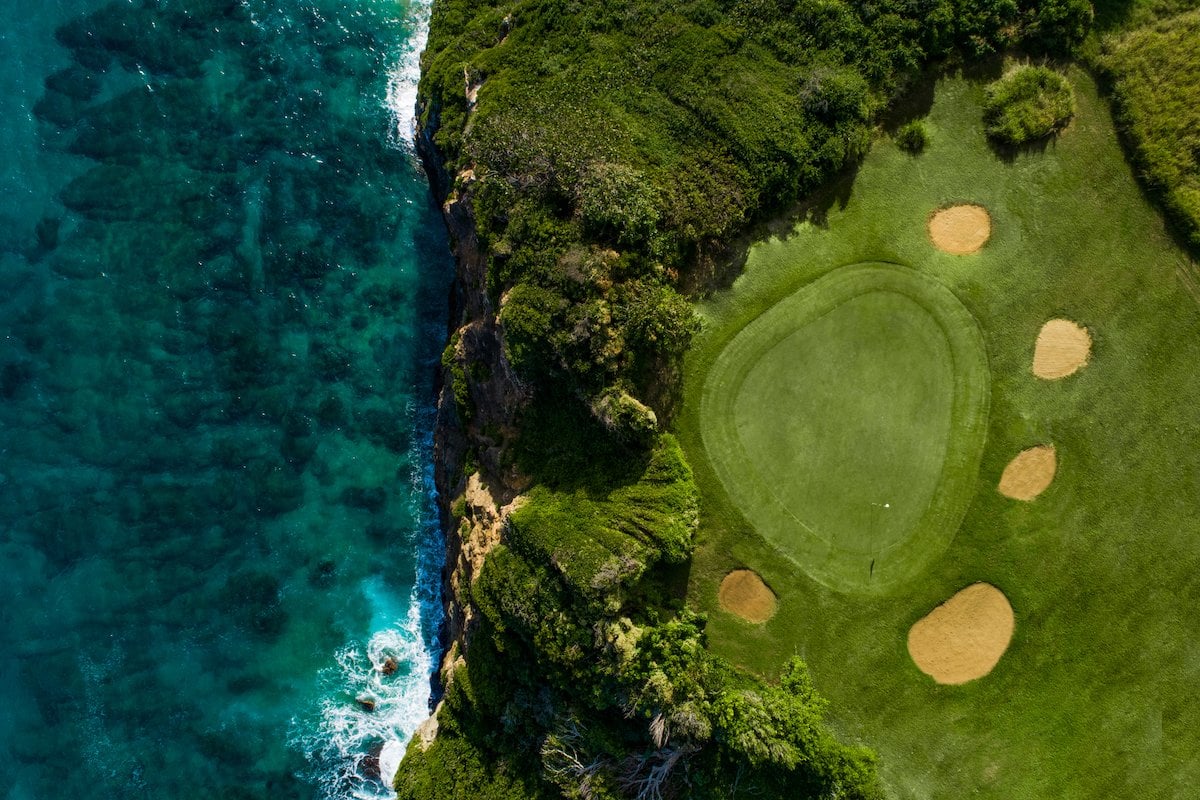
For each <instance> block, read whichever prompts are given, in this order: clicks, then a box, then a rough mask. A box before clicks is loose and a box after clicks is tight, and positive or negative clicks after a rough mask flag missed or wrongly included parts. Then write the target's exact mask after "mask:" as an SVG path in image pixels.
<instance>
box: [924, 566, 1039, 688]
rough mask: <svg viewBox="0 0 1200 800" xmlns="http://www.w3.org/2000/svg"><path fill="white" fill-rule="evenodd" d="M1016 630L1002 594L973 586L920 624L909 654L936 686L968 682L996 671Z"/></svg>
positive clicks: (985, 586) (984, 586)
mask: <svg viewBox="0 0 1200 800" xmlns="http://www.w3.org/2000/svg"><path fill="white" fill-rule="evenodd" d="M1014 627H1015V621H1014V619H1013V610H1012V606H1010V605H1009V604H1008V598H1007V597H1005V596H1004V593H1003V592H1001V591H1000V590H999V589H997V588H996V587H995V586H992V585H991V584H990V583H973V584H971V585H970V586H968V587H967V588H965V589H963V590H962V591H960V592H958V593H957V594H955V595H954V596H953V597H951V598H950V599H949V600H947V601H946V602H944V603H942V604H941V605H940V606H938V607H937V608H935V609H934V610H933V611H930V612H929V613H928V614H927V615H926V616H924V617H922V618H921V619H919V620H917V623H916V624H915V625H913V626H912V629H911V630H910V631H909V632H908V653H909V655H911V656H912V660H913V662H914V663H916V665H917V666H918V667H919V668H920V669H921V671H922V672H924V673H925V674H926V675H928V676H929V677H931V678H933V679H934V680H935V681H937V682H938V683H947V684H960V683H966V682H967V681H973V680H975V679H976V678H982V677H983V676H984V675H987V674H988V673H989V672H991V671H992V668H993V667H995V666H996V663H997V662H999V661H1000V656H1002V655H1004V651H1005V650H1007V649H1008V643H1009V642H1010V641H1012V635H1013V628H1014Z"/></svg>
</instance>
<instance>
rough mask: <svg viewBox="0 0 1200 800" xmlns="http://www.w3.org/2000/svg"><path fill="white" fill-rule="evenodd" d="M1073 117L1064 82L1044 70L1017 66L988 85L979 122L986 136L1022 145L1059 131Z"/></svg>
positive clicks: (1071, 97)
mask: <svg viewBox="0 0 1200 800" xmlns="http://www.w3.org/2000/svg"><path fill="white" fill-rule="evenodd" d="M1074 114H1075V96H1074V94H1073V93H1072V92H1071V85H1070V84H1069V83H1067V79H1066V78H1064V77H1063V76H1062V75H1060V74H1059V73H1057V72H1055V71H1054V70H1052V69H1048V68H1046V67H1033V66H1025V67H1018V68H1017V69H1015V70H1013V71H1012V72H1010V73H1008V74H1007V75H1005V76H1004V77H1003V78H1000V79H999V80H997V81H993V82H992V83H990V84H988V87H987V89H986V97H985V99H984V103H983V121H984V123H985V124H986V126H987V132H988V136H991V137H992V138H993V139H995V140H997V141H999V142H1002V143H1004V144H1013V145H1019V144H1025V143H1027V142H1033V141H1036V140H1038V139H1042V138H1045V137H1047V136H1049V135H1050V134H1052V133H1055V132H1056V131H1059V130H1062V129H1063V128H1064V127H1066V125H1067V123H1068V122H1070V121H1071V117H1072V116H1074Z"/></svg>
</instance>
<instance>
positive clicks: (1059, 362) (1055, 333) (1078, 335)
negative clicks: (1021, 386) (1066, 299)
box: [1033, 319, 1092, 381]
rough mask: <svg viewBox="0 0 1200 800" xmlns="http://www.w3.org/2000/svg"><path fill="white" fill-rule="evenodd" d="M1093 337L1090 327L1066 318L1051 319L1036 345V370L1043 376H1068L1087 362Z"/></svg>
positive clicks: (1039, 335) (1035, 372)
mask: <svg viewBox="0 0 1200 800" xmlns="http://www.w3.org/2000/svg"><path fill="white" fill-rule="evenodd" d="M1091 354H1092V337H1091V336H1090V335H1089V334H1088V332H1087V328H1083V327H1080V326H1079V325H1076V324H1075V323H1074V322H1071V321H1070V320H1067V319H1052V320H1050V321H1049V322H1047V323H1046V324H1045V325H1043V326H1042V331H1041V333H1039V334H1038V338H1037V346H1036V347H1034V349H1033V374H1034V375H1037V376H1038V377H1039V378H1042V379H1043V380H1048V381H1051V380H1055V379H1056V378H1065V377H1067V376H1068V375H1070V374H1071V373H1073V372H1075V371H1077V370H1079V369H1080V368H1081V367H1084V366H1086V365H1087V362H1088V357H1089V356H1090V355H1091Z"/></svg>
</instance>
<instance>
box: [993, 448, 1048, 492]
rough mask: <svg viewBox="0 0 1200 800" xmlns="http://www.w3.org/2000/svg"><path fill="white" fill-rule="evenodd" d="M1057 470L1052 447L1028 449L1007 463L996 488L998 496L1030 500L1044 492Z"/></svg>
mask: <svg viewBox="0 0 1200 800" xmlns="http://www.w3.org/2000/svg"><path fill="white" fill-rule="evenodd" d="M1057 469H1058V453H1057V452H1056V451H1055V449H1054V445H1052V444H1051V445H1039V446H1037V447H1030V448H1029V449H1028V450H1022V451H1021V452H1019V453H1017V455H1016V458H1014V459H1013V460H1012V461H1010V462H1008V466H1007V467H1005V468H1004V474H1003V475H1001V476H1000V485H999V486H998V487H997V488H998V489H999V490H1000V494H1002V495H1004V496H1005V497H1011V498H1012V499H1013V500H1032V499H1033V498H1035V497H1037V496H1038V495H1039V494H1041V493H1042V492H1044V491H1046V487H1048V486H1049V485H1050V483H1051V482H1052V481H1053V480H1054V473H1055V471H1056V470H1057Z"/></svg>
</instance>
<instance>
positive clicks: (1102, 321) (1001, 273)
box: [678, 71, 1200, 800]
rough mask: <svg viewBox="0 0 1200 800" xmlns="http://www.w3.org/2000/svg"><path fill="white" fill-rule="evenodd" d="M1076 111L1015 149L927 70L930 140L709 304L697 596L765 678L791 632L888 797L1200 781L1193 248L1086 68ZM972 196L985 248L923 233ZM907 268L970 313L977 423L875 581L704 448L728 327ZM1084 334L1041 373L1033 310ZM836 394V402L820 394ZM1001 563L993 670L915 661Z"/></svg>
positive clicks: (1182, 790)
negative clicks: (815, 574) (882, 586)
mask: <svg viewBox="0 0 1200 800" xmlns="http://www.w3.org/2000/svg"><path fill="white" fill-rule="evenodd" d="M1069 76H1070V78H1071V80H1072V83H1073V85H1074V88H1075V96H1076V104H1077V110H1076V117H1075V121H1074V123H1073V124H1072V125H1071V126H1070V127H1069V128H1068V129H1067V130H1065V131H1064V132H1063V133H1062V134H1061V135H1060V136H1059V137H1058V138H1057V139H1055V140H1053V141H1052V142H1050V143H1049V144H1048V145H1047V147H1046V148H1045V149H1044V150H1043V151H1041V152H1026V153H1021V154H1017V155H1016V156H1015V157H1012V158H1011V159H1007V160H1006V159H1002V158H1000V157H998V156H997V155H996V154H995V153H994V151H993V150H992V149H991V148H990V147H989V146H988V143H987V140H986V136H985V133H984V130H983V125H982V122H981V103H982V99H983V85H982V83H978V82H971V81H966V80H961V79H948V80H944V81H942V82H940V83H939V86H938V89H937V93H936V97H935V102H934V104H933V107H932V110H931V111H930V113H929V115H928V118H927V120H926V123H927V127H928V130H929V132H930V140H929V144H928V147H927V148H926V150H925V152H924V153H923V154H921V155H920V156H918V157H913V156H910V155H908V154H905V153H903V152H902V151H900V150H899V149H898V148H897V147H896V146H895V145H894V144H892V143H890V142H887V141H880V142H879V143H877V144H876V146H875V147H874V149H873V150H872V152H871V153H870V155H869V156H868V158H867V159H866V161H865V163H864V164H863V166H862V168H861V169H860V170H859V172H858V174H857V177H856V179H855V181H854V183H853V185H852V186H851V187H850V188H849V191H848V194H845V195H844V196H843V197H842V198H841V199H840V201H839V202H838V203H837V204H835V206H834V207H833V208H831V209H830V210H829V212H828V214H827V215H824V216H823V218H821V219H820V221H819V222H812V221H808V222H803V223H801V224H799V225H798V226H796V227H795V229H794V230H790V231H789V232H788V233H787V234H786V235H785V236H783V237H781V238H773V239H770V240H768V241H764V242H761V243H760V244H758V245H756V246H755V247H754V248H753V250H752V251H751V253H750V255H749V260H748V262H747V264H746V267H745V270H744V273H743V274H742V275H741V277H740V278H739V279H738V280H737V281H736V282H735V284H734V285H733V287H732V289H731V290H729V291H726V292H722V293H720V294H718V295H717V296H715V297H713V298H712V299H711V301H710V302H708V303H706V304H705V305H704V306H703V309H702V311H703V314H704V320H705V326H706V327H705V331H704V332H703V333H702V335H701V337H700V338H699V340H698V342H697V345H696V346H695V348H694V349H693V351H692V353H691V355H690V356H689V360H688V362H687V365H686V370H687V374H686V380H687V385H686V393H685V408H684V411H683V414H682V415H681V418H680V420H679V423H678V428H679V432H680V435H681V441H682V443H683V444H684V447H685V450H686V451H687V453H688V456H689V459H690V460H691V463H692V467H693V469H694V471H695V474H696V479H697V481H698V484H699V486H700V488H701V496H702V508H701V514H702V528H701V533H700V535H701V544H700V547H699V549H698V551H697V553H696V556H695V559H694V563H693V567H692V573H691V584H690V599H691V602H692V603H693V604H694V605H695V606H696V607H698V608H700V609H703V610H704V611H706V612H708V613H709V615H710V621H709V626H708V633H709V637H710V642H711V646H712V647H713V648H714V649H715V650H716V651H718V652H719V653H721V654H722V655H725V656H727V657H729V658H730V659H732V660H734V661H735V662H736V663H738V664H741V665H743V666H745V667H747V668H749V669H752V670H755V671H757V672H761V673H764V674H768V675H772V674H777V673H778V671H779V670H780V669H781V667H782V666H783V664H784V663H785V662H786V660H787V658H788V657H790V656H792V655H794V654H799V655H801V656H803V657H804V658H805V659H806V660H807V661H808V663H809V665H810V666H811V668H812V671H813V676H814V680H815V682H816V685H817V689H818V690H819V691H820V692H821V693H822V694H823V695H824V696H826V697H828V698H829V699H830V701H831V713H832V715H833V717H834V718H835V720H836V723H837V725H838V726H839V727H840V729H841V731H842V732H843V733H845V734H848V735H850V736H857V737H860V738H861V739H862V740H863V741H864V742H866V743H867V744H869V745H870V746H871V747H873V748H875V749H876V751H877V752H878V753H879V756H880V761H881V769H882V774H883V776H884V778H885V780H886V782H887V784H888V786H889V787H890V791H891V793H892V794H893V795H894V796H895V797H897V798H913V799H914V800H915V799H916V798H921V799H922V800H924V799H925V798H934V799H937V798H963V797H973V798H996V800H1014V799H1017V798H1032V799H1037V800H1040V799H1041V798H1051V797H1053V798H1094V797H1112V798H1159V797H1163V798H1176V797H1188V796H1192V795H1193V794H1194V792H1195V787H1196V786H1200V759H1197V758H1196V757H1195V754H1196V753H1197V752H1200V704H1198V703H1196V702H1195V700H1194V695H1195V687H1196V686H1200V646H1198V645H1197V644H1196V641H1197V637H1196V635H1195V634H1196V623H1195V620H1196V619H1197V618H1200V579H1198V577H1197V576H1198V575H1200V515H1198V514H1197V496H1198V490H1200V412H1198V411H1197V404H1196V398H1197V397H1200V369H1198V368H1197V365H1200V312H1198V307H1197V300H1196V298H1194V297H1193V296H1192V294H1190V293H1189V289H1188V288H1187V287H1188V286H1189V285H1193V284H1190V283H1189V281H1188V280H1184V279H1183V278H1186V277H1189V276H1190V275H1191V274H1192V273H1191V270H1192V269H1194V268H1193V267H1192V266H1191V265H1190V262H1188V260H1187V259H1186V257H1185V256H1184V255H1183V254H1182V253H1181V252H1180V251H1179V250H1178V249H1177V248H1176V247H1175V246H1174V245H1173V243H1172V242H1171V240H1170V238H1169V237H1168V236H1167V234H1166V233H1165V231H1164V228H1163V224H1162V221H1161V218H1160V217H1159V216H1158V214H1157V213H1156V212H1155V210H1154V209H1153V208H1152V207H1151V206H1150V205H1149V204H1148V203H1147V202H1146V200H1145V199H1144V198H1143V196H1142V195H1141V193H1140V192H1139V190H1138V187H1137V185H1136V183H1135V182H1134V178H1133V175H1132V172H1131V169H1130V167H1129V166H1128V165H1127V164H1126V163H1125V161H1124V159H1123V157H1122V153H1121V150H1120V148H1119V146H1118V143H1117V140H1116V137H1115V134H1114V131H1113V126H1112V122H1111V119H1110V115H1109V112H1108V110H1107V108H1106V107H1105V105H1104V104H1103V103H1102V101H1100V100H1099V99H1098V98H1097V95H1096V91H1095V87H1094V86H1093V84H1092V82H1091V80H1090V79H1089V78H1088V77H1087V76H1086V75H1084V74H1082V73H1080V72H1078V71H1072V72H1071V73H1070V75H1069ZM952 203H979V204H981V205H983V206H985V207H987V208H988V209H989V211H990V212H991V214H992V219H993V231H992V238H991V239H990V241H989V242H988V243H987V244H986V245H985V246H984V248H983V249H982V250H981V251H980V252H979V253H977V254H974V255H968V256H952V255H949V254H946V253H942V252H939V251H937V250H935V249H934V248H933V247H932V245H931V244H930V243H929V241H928V239H927V237H926V232H925V222H926V219H927V217H928V215H929V213H930V212H931V211H932V210H934V209H935V208H939V207H942V206H945V205H949V204H952ZM870 261H876V262H880V261H882V262H891V263H898V264H907V265H910V266H911V267H912V268H914V269H916V270H917V271H919V272H920V273H921V274H922V275H924V276H927V277H930V278H934V279H936V280H938V281H940V282H941V283H942V284H943V285H944V286H946V287H947V288H948V289H949V290H950V291H952V292H953V293H954V294H955V295H956V296H957V298H958V299H959V301H961V303H962V304H963V305H964V306H965V307H966V308H967V309H969V310H970V312H971V313H972V314H973V316H974V317H975V319H976V321H977V322H978V324H979V328H980V330H981V331H982V333H983V337H984V341H985V346H986V350H987V357H988V364H989V367H990V371H991V407H990V412H989V416H988V424H987V442H986V446H985V448H984V450H983V457H982V462H981V466H980V469H979V471H978V475H977V477H976V479H975V480H974V483H973V490H974V492H973V497H972V500H971V502H970V505H969V507H968V509H967V511H966V515H965V517H964V519H963V522H962V525H961V526H960V527H959V529H958V532H957V534H956V535H955V536H954V539H953V541H952V542H951V543H950V545H949V547H948V549H947V550H946V551H945V553H944V554H943V555H942V556H941V557H939V558H937V559H934V560H933V561H932V562H930V563H929V564H928V566H927V567H926V568H925V570H924V571H923V572H921V573H920V574H919V575H918V576H917V577H916V578H914V579H912V580H910V581H907V582H903V583H901V584H899V585H897V586H894V587H892V588H890V589H888V590H887V591H884V592H882V593H880V594H864V593H842V592H838V591H835V590H833V589H830V588H828V587H826V586H825V585H823V584H821V583H820V582H818V581H816V580H813V579H812V578H811V577H809V576H808V574H807V573H806V572H805V571H804V570H803V569H802V568H800V567H799V566H797V565H796V563H795V562H794V561H792V560H791V559H790V558H787V557H784V556H781V555H780V553H779V551H778V550H777V549H776V547H774V546H773V545H772V544H771V543H769V542H768V541H767V540H766V539H765V538H764V537H763V536H762V535H760V534H759V533H758V532H757V531H756V530H755V528H754V527H753V526H752V525H751V524H750V523H748V522H747V520H746V518H745V516H743V514H742V513H740V512H739V511H738V508H737V506H736V505H735V504H734V502H733V501H731V499H730V498H729V496H728V495H727V493H726V491H725V489H724V487H723V485H722V483H721V480H720V478H719V476H718V473H717V472H716V471H715V470H714V467H713V465H712V464H711V463H710V462H709V460H708V458H707V451H706V448H705V440H704V431H705V427H704V426H703V425H702V424H701V420H702V409H703V404H702V399H703V397H704V394H705V393H704V387H705V383H706V377H707V375H708V374H709V372H710V370H711V369H712V368H713V365H714V363H715V362H716V361H717V359H718V358H719V357H720V354H721V352H722V351H723V350H724V349H725V347H726V345H727V344H728V342H729V341H730V339H731V338H733V336H735V335H736V332H737V331H739V330H741V329H743V328H746V327H747V326H748V325H749V324H750V323H751V321H752V320H754V319H755V318H757V317H759V316H760V315H762V314H763V313H764V312H766V311H767V310H768V309H770V308H771V307H773V306H775V305H776V304H777V303H778V302H779V301H781V300H783V299H784V298H786V297H788V296H789V295H791V294H793V293H794V292H796V291H797V290H798V289H800V288H801V287H803V286H806V285H809V284H811V283H813V282H814V281H816V280H817V279H819V278H821V276H823V275H825V274H827V273H829V272H831V271H833V270H834V269H836V268H837V267H839V266H841V265H846V264H856V263H861V262H870ZM1054 317H1063V318H1067V319H1072V320H1075V321H1077V322H1079V323H1080V324H1082V325H1085V326H1086V327H1087V328H1088V329H1089V331H1090V332H1091V334H1092V337H1093V340H1094V349H1093V353H1092V358H1091V361H1090V363H1089V364H1088V366H1087V367H1086V368H1084V369H1083V370H1082V371H1081V372H1079V373H1078V374H1076V375H1073V376H1071V377H1068V378H1064V379H1062V380H1059V381H1054V382H1045V381H1041V380H1038V379H1037V378H1035V377H1034V376H1033V375H1032V374H1031V371H1030V364H1031V361H1032V356H1033V347H1034V342H1035V339H1036V337H1037V333H1038V330H1039V329H1040V328H1041V326H1042V324H1043V323H1044V322H1045V321H1046V320H1048V319H1050V318H1054ZM827 413H828V414H837V413H839V409H838V408H836V407H835V408H830V409H828V411H827ZM1036 444H1054V445H1055V446H1056V447H1057V449H1058V456H1059V471H1058V474H1057V476H1056V478H1055V480H1054V482H1053V484H1051V486H1050V487H1049V488H1048V489H1047V490H1046V492H1045V493H1043V494H1042V495H1041V496H1040V497H1038V499H1037V500H1035V501H1033V502H1031V503H1022V502H1018V501H1014V500H1010V499H1007V498H1005V497H1003V496H1001V495H1000V494H999V493H998V492H997V491H996V484H997V481H998V480H999V477H1000V474H1001V473H1002V471H1003V469H1004V466H1005V464H1007V462H1008V461H1009V460H1010V459H1011V458H1012V457H1013V456H1015V455H1016V454H1017V453H1018V452H1020V451H1021V450H1022V449H1024V448H1026V447H1029V446H1032V445H1036ZM741 566H746V567H749V568H752V569H754V570H756V571H757V572H759V573H760V574H761V575H762V576H763V578H764V579H765V580H766V582H767V583H768V585H769V586H771V588H772V589H773V590H774V591H775V592H777V593H778V595H779V599H780V605H779V611H778V613H777V614H776V615H775V616H774V617H773V618H772V619H771V620H770V621H769V622H767V623H765V624H763V625H750V624H748V623H745V622H742V621H740V620H738V619H736V618H734V617H732V616H731V615H729V614H726V613H725V612H723V611H721V610H720V609H719V608H718V606H717V602H716V594H717V587H718V584H719V582H720V579H721V577H722V576H723V575H724V574H725V573H726V572H727V571H729V570H730V569H733V568H736V567H741ZM975 581H987V582H989V583H992V584H994V585H995V586H997V587H999V588H1000V589H1001V590H1003V591H1004V592H1005V594H1006V595H1007V596H1008V598H1009V600H1010V601H1011V603H1012V606H1013V609H1014V610H1015V613H1016V632H1015V634H1014V638H1013V641H1012V645H1011V647H1010V648H1009V650H1008V652H1007V653H1006V654H1005V655H1004V656H1003V658H1001V660H1000V662H999V664H998V665H997V667H996V668H995V670H994V671H993V672H992V673H991V674H990V675H988V676H986V677H984V678H982V679H980V680H977V681H974V682H971V683H968V684H965V685H963V686H939V685H937V684H935V683H933V681H932V680H931V679H930V678H928V677H927V676H925V675H924V674H923V673H921V672H920V671H919V670H918V669H917V668H916V666H915V665H914V664H913V663H912V661H911V659H910V658H909V656H908V653H907V651H906V647H905V641H906V636H907V633H908V630H909V628H910V626H911V625H912V624H913V622H915V621H916V620H917V619H919V618H920V617H922V616H923V615H924V614H926V613H927V612H928V611H929V610H930V609H931V608H933V607H934V606H936V605H937V604H938V603H940V602H941V601H943V600H945V599H946V598H948V597H949V596H950V595H952V594H953V593H954V592H955V591H957V590H959V589H961V588H963V587H964V586H967V585H968V584H970V583H973V582H975Z"/></svg>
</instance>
